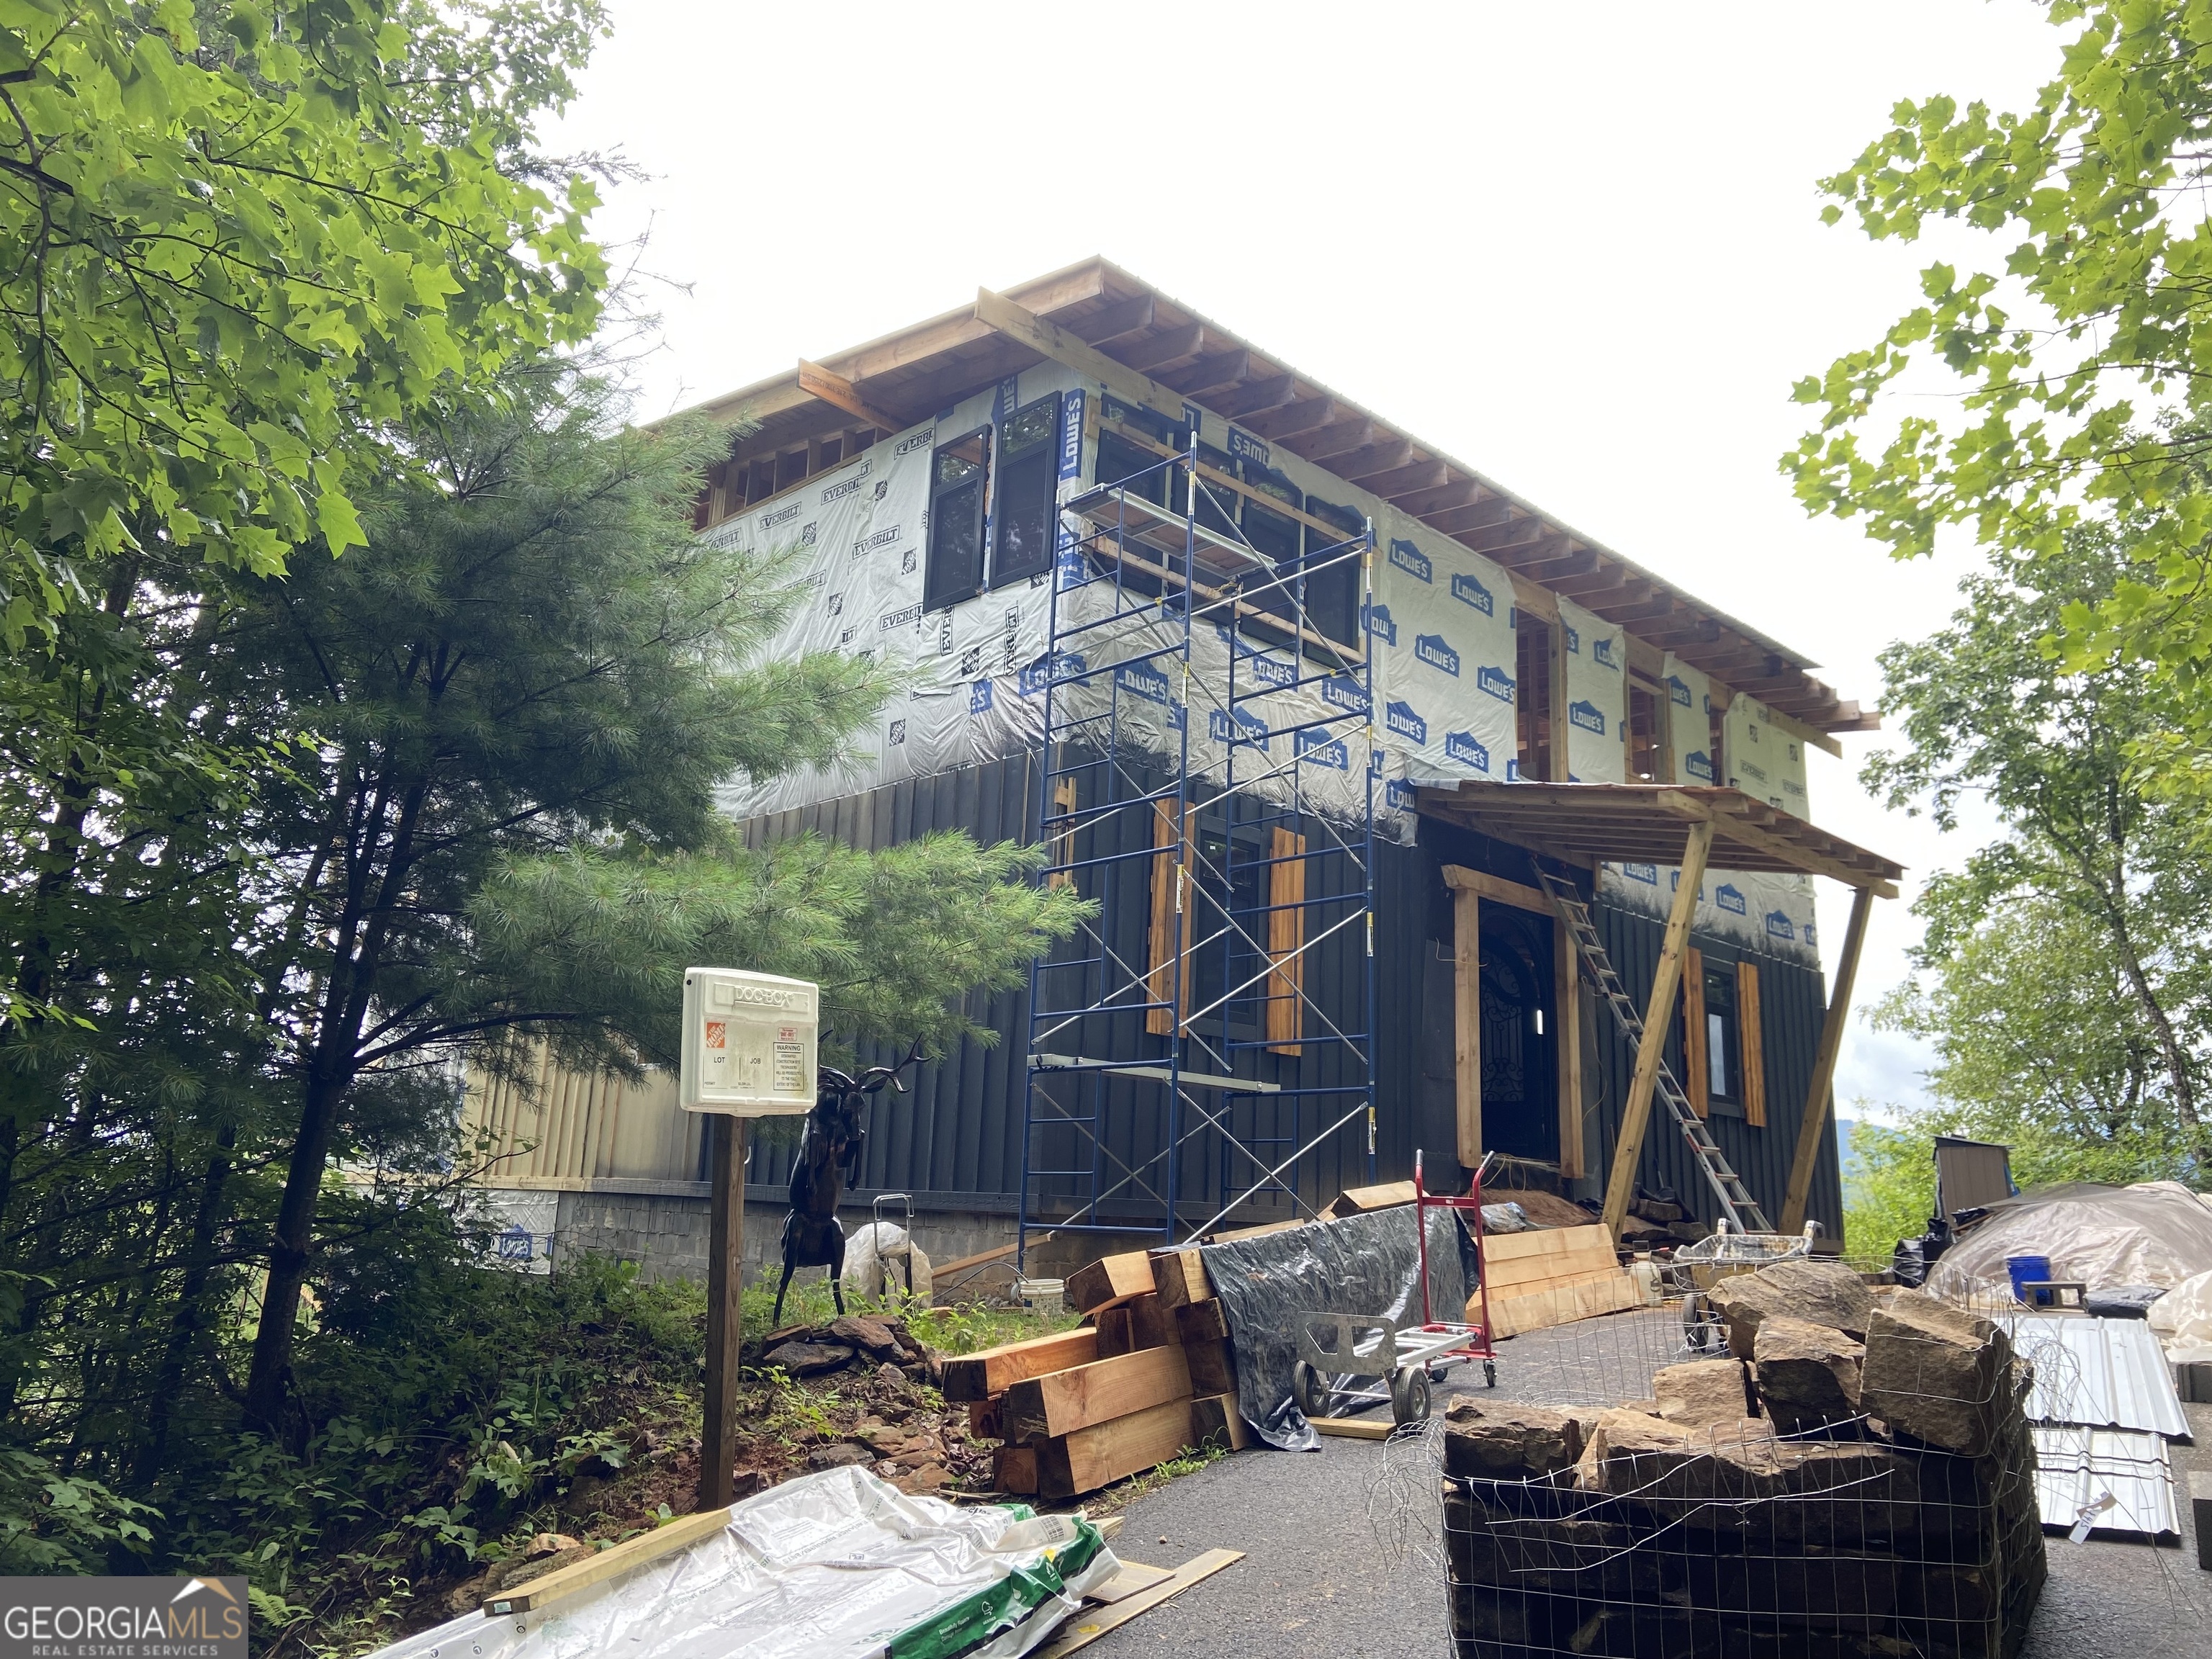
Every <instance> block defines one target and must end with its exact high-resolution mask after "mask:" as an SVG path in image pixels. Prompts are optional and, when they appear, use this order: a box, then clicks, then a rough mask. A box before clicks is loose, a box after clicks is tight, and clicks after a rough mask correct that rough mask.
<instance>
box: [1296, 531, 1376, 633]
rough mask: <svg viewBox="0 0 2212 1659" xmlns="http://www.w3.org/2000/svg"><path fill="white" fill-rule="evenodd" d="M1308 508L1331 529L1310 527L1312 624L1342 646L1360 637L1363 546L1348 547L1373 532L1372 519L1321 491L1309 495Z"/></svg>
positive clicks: (1307, 580)
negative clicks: (1369, 521) (1369, 525)
mask: <svg viewBox="0 0 2212 1659" xmlns="http://www.w3.org/2000/svg"><path fill="white" fill-rule="evenodd" d="M1306 511H1307V512H1308V513H1310V514H1311V515H1312V516H1313V517H1315V518H1316V519H1319V520H1321V521H1322V523H1323V524H1326V525H1328V526H1331V527H1332V528H1331V529H1329V530H1316V529H1315V528H1314V526H1311V525H1308V526H1306V571H1305V585H1306V625H1307V626H1308V627H1309V628H1311V629H1313V630H1314V631H1315V632H1316V633H1317V634H1320V635H1322V636H1323V637H1324V638H1326V639H1332V640H1334V641H1336V642H1337V643H1338V644H1339V645H1354V644H1357V643H1358V640H1359V556H1360V555H1359V550H1358V548H1356V547H1346V546H1344V545H1343V544H1344V543H1346V542H1352V541H1357V540H1358V538H1360V537H1361V536H1362V535H1364V533H1365V532H1366V530H1367V520H1366V518H1365V517H1364V515H1363V514H1361V513H1355V512H1353V511H1352V509H1351V508H1350V507H1339V506H1337V505H1336V504H1335V503H1334V501H1323V500H1322V498H1321V497H1320V496H1318V495H1309V496H1307V497H1306Z"/></svg>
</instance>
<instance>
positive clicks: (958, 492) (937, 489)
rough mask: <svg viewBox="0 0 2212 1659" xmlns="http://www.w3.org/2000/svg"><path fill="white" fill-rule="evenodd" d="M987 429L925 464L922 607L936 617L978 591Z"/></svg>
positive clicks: (962, 438) (960, 440)
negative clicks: (926, 534)
mask: <svg viewBox="0 0 2212 1659" xmlns="http://www.w3.org/2000/svg"><path fill="white" fill-rule="evenodd" d="M990 467H991V428H989V427H987V426H982V427H978V428H975V430H974V431H973V432H963V433H962V434H961V435H960V436H958V437H957V438H955V439H953V440H952V441H951V442H950V443H945V444H939V446H938V447H937V448H936V450H935V452H934V453H932V454H931V456H930V458H929V564H928V568H927V570H926V571H925V572H924V574H923V576H922V582H921V603H922V607H923V609H925V610H928V611H941V610H943V609H944V608H945V606H946V605H957V604H958V603H959V602H960V601H961V600H963V599H972V598H974V597H975V595H976V594H978V593H980V592H982V591H983V490H984V485H985V483H987V480H988V477H989V476H990Z"/></svg>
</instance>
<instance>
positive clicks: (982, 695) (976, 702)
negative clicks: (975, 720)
mask: <svg viewBox="0 0 2212 1659" xmlns="http://www.w3.org/2000/svg"><path fill="white" fill-rule="evenodd" d="M968 712H969V714H989V713H990V712H991V682H990V681H988V680H977V681H976V682H975V684H973V685H971V686H969V688H968Z"/></svg>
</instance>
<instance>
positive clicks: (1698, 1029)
mask: <svg viewBox="0 0 2212 1659" xmlns="http://www.w3.org/2000/svg"><path fill="white" fill-rule="evenodd" d="M1711 1058H1712V1057H1711V1054H1707V1053H1706V1051H1705V952H1704V951H1700V950H1699V949H1698V947H1697V946H1696V945H1691V946H1689V947H1688V948H1687V949H1686V950H1685V951H1683V952H1682V1070H1683V1072H1684V1073H1685V1075H1684V1077H1683V1079H1682V1092H1683V1093H1684V1094H1686V1095H1687V1096H1689V1097H1690V1109H1692V1111H1694V1112H1696V1113H1697V1115H1699V1117H1708V1116H1710V1115H1711V1113H1712V1109H1713V1101H1712V1087H1711V1073H1710V1071H1709V1069H1708V1067H1709V1066H1710V1065H1711Z"/></svg>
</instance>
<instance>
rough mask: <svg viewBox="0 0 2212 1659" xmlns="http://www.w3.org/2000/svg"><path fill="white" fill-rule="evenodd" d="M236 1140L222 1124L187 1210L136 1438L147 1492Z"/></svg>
mask: <svg viewBox="0 0 2212 1659" xmlns="http://www.w3.org/2000/svg"><path fill="white" fill-rule="evenodd" d="M237 1144H238V1130H237V1127H236V1126H235V1125H234V1124H228V1123H226V1124H225V1125H223V1129H222V1138H221V1139H220V1140H219V1141H218V1142H217V1144H216V1152H215V1155H214V1156H213V1157H212V1158H209V1159H208V1166H207V1178H206V1180H205V1182H204V1183H203V1184H202V1186H201V1188H200V1201H199V1207H198V1208H197V1210H195V1211H194V1212H193V1214H192V1234H191V1244H190V1246H189V1247H188V1248H187V1251H186V1255H185V1278H184V1283H183V1284H182V1285H179V1287H178V1291H177V1310H176V1312H175V1314H174V1315H173V1316H172V1317H171V1319H170V1322H169V1341H168V1346H167V1348H166V1349H165V1350H164V1351H163V1352H162V1355H161V1367H160V1369H159V1370H157V1371H156V1372H155V1376H154V1394H153V1398H152V1399H151V1401H149V1402H148V1406H147V1415H146V1433H145V1436H144V1437H143V1438H142V1439H141V1440H140V1441H139V1443H138V1456H137V1465H136V1467H135V1468H133V1470H132V1472H131V1485H132V1486H134V1487H135V1488H136V1489H137V1490H138V1491H140V1492H146V1491H149V1490H150V1489H151V1488H152V1486H153V1485H154V1483H155V1480H158V1479H160V1477H161V1465H162V1463H163V1462H165V1461H167V1457H168V1455H169V1425H170V1424H171V1422H172V1421H173V1420H174V1419H175V1415H176V1409H177V1396H178V1395H179V1393H181V1392H182V1391H183V1389H184V1386H185V1363H186V1362H187V1361H188V1360H189V1359H190V1358H191V1352H192V1348H193V1346H195V1345H196V1344H197V1342H198V1340H199V1335H200V1330H201V1328H202V1326H203V1325H204V1322H205V1316H206V1312H207V1310H206V1309H205V1307H204V1305H203V1304H204V1301H205V1299H206V1297H207V1287H208V1281H209V1280H210V1279H211V1278H213V1277H214V1274H215V1235H216V1227H217V1225H219V1224H220V1223H221V1221H222V1200H223V1194H224V1191H225V1189H226V1188H228V1186H229V1184H230V1161H231V1153H232V1152H233V1150H234V1148H235V1147H236V1146H237Z"/></svg>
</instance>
